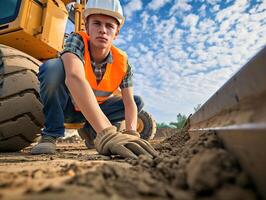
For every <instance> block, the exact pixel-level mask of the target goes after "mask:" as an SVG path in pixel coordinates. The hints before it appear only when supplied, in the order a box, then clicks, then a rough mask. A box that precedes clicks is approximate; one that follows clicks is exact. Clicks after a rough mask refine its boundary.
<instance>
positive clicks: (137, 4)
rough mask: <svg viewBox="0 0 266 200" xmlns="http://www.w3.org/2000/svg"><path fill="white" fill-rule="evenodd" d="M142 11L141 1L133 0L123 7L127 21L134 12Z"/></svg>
mask: <svg viewBox="0 0 266 200" xmlns="http://www.w3.org/2000/svg"><path fill="white" fill-rule="evenodd" d="M140 10H142V1H141V0H134V1H130V2H129V3H128V4H127V5H125V7H124V12H125V16H126V18H127V19H129V20H130V19H131V17H132V15H133V14H134V12H137V11H140Z"/></svg>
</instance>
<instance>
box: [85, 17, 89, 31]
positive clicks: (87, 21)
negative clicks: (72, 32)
mask: <svg viewBox="0 0 266 200" xmlns="http://www.w3.org/2000/svg"><path fill="white" fill-rule="evenodd" d="M85 30H86V33H87V34H88V35H89V17H87V19H86V20H85Z"/></svg>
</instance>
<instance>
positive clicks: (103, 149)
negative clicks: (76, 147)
mask: <svg viewBox="0 0 266 200" xmlns="http://www.w3.org/2000/svg"><path fill="white" fill-rule="evenodd" d="M95 147H96V150H97V151H98V152H99V153H100V154H102V155H107V156H110V155H120V156H122V157H124V158H135V159H136V158H137V157H138V156H139V155H141V154H143V155H146V156H149V157H155V156H157V155H158V153H157V152H156V151H155V149H154V148H153V147H152V146H151V145H150V144H149V143H148V142H147V141H145V140H143V139H141V138H139V137H137V136H133V135H128V134H122V133H120V132H117V129H116V127H114V126H111V127H109V128H106V129H104V130H103V131H101V132H100V133H98V134H97V136H96V139H95Z"/></svg>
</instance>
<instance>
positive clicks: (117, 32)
mask: <svg viewBox="0 0 266 200" xmlns="http://www.w3.org/2000/svg"><path fill="white" fill-rule="evenodd" d="M119 32H120V29H119V28H117V30H116V32H115V37H114V40H115V39H116V38H117V37H118V35H119Z"/></svg>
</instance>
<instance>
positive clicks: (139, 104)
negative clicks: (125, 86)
mask: <svg viewBox="0 0 266 200" xmlns="http://www.w3.org/2000/svg"><path fill="white" fill-rule="evenodd" d="M134 100H135V103H136V106H137V108H138V112H140V111H141V110H142V108H143V106H144V101H143V100H142V98H141V97H140V96H136V95H134Z"/></svg>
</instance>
